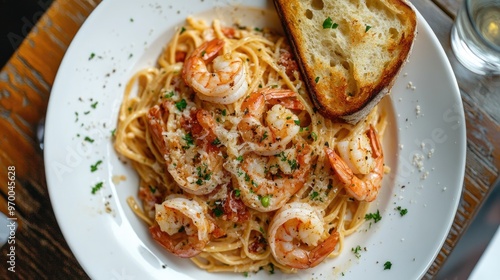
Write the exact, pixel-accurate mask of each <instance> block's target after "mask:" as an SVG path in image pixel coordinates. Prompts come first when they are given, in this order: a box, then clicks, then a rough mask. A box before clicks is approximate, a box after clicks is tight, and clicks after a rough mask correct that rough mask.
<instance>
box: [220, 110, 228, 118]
mask: <svg viewBox="0 0 500 280" xmlns="http://www.w3.org/2000/svg"><path fill="white" fill-rule="evenodd" d="M221 114H222V115H223V116H224V117H225V116H226V114H227V112H226V109H224V110H222V112H221Z"/></svg>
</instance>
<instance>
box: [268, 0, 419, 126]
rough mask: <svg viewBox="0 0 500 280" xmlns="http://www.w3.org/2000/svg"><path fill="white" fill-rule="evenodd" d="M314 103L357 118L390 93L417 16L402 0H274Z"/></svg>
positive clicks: (353, 120) (347, 117) (407, 51)
mask: <svg viewBox="0 0 500 280" xmlns="http://www.w3.org/2000/svg"><path fill="white" fill-rule="evenodd" d="M274 3H275V6H276V10H277V12H278V15H279V16H280V18H281V20H282V21H281V22H282V24H283V28H284V30H285V32H286V34H287V36H288V38H289V39H290V42H291V46H292V49H293V50H294V53H295V55H296V58H297V60H298V61H301V63H299V65H300V66H301V72H302V74H303V75H304V76H303V77H304V82H305V83H306V84H307V87H308V89H309V94H310V96H311V100H312V101H313V104H314V105H315V106H316V107H317V109H318V111H319V112H320V113H322V114H323V115H325V116H326V117H329V118H338V119H342V120H344V121H346V122H349V123H357V122H358V121H360V120H362V119H364V118H365V117H366V115H367V114H368V113H369V112H370V111H371V109H372V108H373V107H374V106H375V105H377V104H378V103H379V101H380V100H381V99H382V97H384V96H385V95H386V94H387V93H389V91H390V89H391V87H392V85H393V83H394V81H395V80H396V78H397V76H398V74H399V72H400V70H401V68H402V66H403V65H404V63H405V62H406V61H407V59H408V56H409V55H410V52H411V49H412V46H413V42H414V39H415V36H416V34H417V16H416V13H415V10H414V9H413V6H412V4H411V3H409V1H406V0H360V1H324V0H306V1H303V0H291V1H289V0H275V1H274Z"/></svg>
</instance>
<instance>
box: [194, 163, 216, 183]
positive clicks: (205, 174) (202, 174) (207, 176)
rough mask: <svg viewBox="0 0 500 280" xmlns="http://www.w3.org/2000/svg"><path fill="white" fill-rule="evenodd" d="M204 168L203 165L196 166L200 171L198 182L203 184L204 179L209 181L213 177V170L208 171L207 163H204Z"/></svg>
mask: <svg viewBox="0 0 500 280" xmlns="http://www.w3.org/2000/svg"><path fill="white" fill-rule="evenodd" d="M203 167H204V168H203V169H202V168H201V166H197V167H196V171H197V172H198V180H197V181H196V184H198V185H202V184H203V181H208V180H210V178H211V177H212V172H207V167H208V166H207V165H206V164H204V165H203Z"/></svg>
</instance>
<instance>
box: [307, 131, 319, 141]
mask: <svg viewBox="0 0 500 280" xmlns="http://www.w3.org/2000/svg"><path fill="white" fill-rule="evenodd" d="M309 137H311V139H314V141H316V140H318V135H317V134H316V133H314V132H311V135H310V136H309Z"/></svg>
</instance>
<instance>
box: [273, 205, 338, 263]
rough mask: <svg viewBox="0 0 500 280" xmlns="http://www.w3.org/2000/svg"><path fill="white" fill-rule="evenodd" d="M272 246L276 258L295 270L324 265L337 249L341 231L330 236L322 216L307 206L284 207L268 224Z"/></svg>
mask: <svg viewBox="0 0 500 280" xmlns="http://www.w3.org/2000/svg"><path fill="white" fill-rule="evenodd" d="M268 233H269V245H270V247H271V252H272V254H273V257H274V259H275V260H276V261H277V262H279V263H281V264H283V265H287V266H290V267H293V268H298V269H306V268H311V267H314V266H316V265H318V264H319V263H321V262H322V261H323V260H324V259H325V258H326V257H328V255H330V253H331V252H333V251H334V250H335V247H336V246H337V242H338V240H339V234H338V232H336V231H335V232H333V233H331V234H328V232H327V231H326V230H325V226H324V222H323V219H322V215H320V214H319V213H318V212H317V210H315V209H314V208H313V207H312V206H311V205H309V204H308V203H303V202H292V203H290V204H286V205H285V206H283V207H282V208H281V209H280V210H278V212H276V214H275V215H274V217H273V219H272V220H271V223H270V224H269V231H268Z"/></svg>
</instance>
